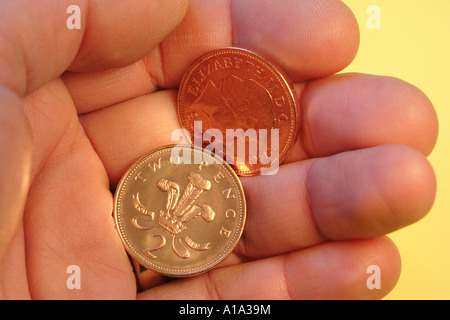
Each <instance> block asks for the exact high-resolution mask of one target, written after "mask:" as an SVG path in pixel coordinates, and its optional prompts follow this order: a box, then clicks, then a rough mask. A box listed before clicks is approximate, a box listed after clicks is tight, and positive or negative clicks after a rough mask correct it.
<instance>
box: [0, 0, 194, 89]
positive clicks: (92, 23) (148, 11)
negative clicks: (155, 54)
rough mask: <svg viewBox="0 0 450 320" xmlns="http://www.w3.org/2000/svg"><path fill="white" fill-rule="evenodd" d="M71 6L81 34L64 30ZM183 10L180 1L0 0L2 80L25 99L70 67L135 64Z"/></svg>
mask: <svg viewBox="0 0 450 320" xmlns="http://www.w3.org/2000/svg"><path fill="white" fill-rule="evenodd" d="M71 5H76V6H78V7H79V8H80V10H79V13H80V16H79V18H80V20H81V28H80V30H77V29H70V28H68V27H67V20H69V18H70V14H68V13H67V11H68V8H69V6H71ZM186 6H187V1H182V0H172V1H161V0H160V1H154V0H141V1H134V2H133V5H132V6H130V5H129V3H127V2H123V1H112V2H111V1H85V0H74V1H72V0H70V1H69V0H61V1H51V0H45V1H39V2H31V3H30V2H29V1H25V0H18V1H6V2H2V4H1V5H0V7H1V12H2V21H1V23H0V33H1V34H2V38H1V41H0V48H1V52H2V58H3V59H1V61H0V82H2V83H5V84H6V85H7V86H8V87H10V88H12V89H13V90H14V91H15V92H17V93H18V94H19V95H24V94H26V93H30V92H32V91H34V90H35V89H37V88H39V87H41V86H42V85H43V84H45V83H47V82H48V81H50V80H51V79H54V78H55V77H57V76H59V75H60V74H62V73H63V72H64V71H65V70H66V69H67V68H68V67H69V66H70V65H71V69H72V70H77V71H81V70H84V71H85V70H93V69H96V70H97V69H99V68H110V67H117V66H124V65H127V64H130V63H132V62H135V61H137V60H138V59H140V58H142V57H143V56H144V55H145V54H146V53H147V52H148V51H149V50H150V49H151V48H153V47H154V46H156V45H157V44H158V43H159V41H160V40H161V39H162V38H163V37H164V36H165V35H166V34H167V33H169V32H170V31H171V30H172V29H173V28H175V26H176V25H177V24H178V23H179V21H181V19H182V18H183V16H184V13H185V10H186ZM24 8H26V10H24ZM43 17H44V18H43ZM18 22H19V23H18ZM36 26H39V28H36Z"/></svg>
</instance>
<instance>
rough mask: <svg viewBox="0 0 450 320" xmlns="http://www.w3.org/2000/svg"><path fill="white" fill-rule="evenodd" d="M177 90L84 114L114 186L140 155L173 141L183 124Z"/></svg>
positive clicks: (87, 132)
mask: <svg viewBox="0 0 450 320" xmlns="http://www.w3.org/2000/svg"><path fill="white" fill-rule="evenodd" d="M176 96H177V94H176V92H175V91H174V90H165V91H158V92H155V93H153V94H151V95H146V96H142V97H138V98H135V99H132V100H130V101H126V102H124V103H120V104H118V105H115V106H112V107H109V108H104V109H101V110H98V111H95V112H91V113H89V114H85V115H82V116H80V122H81V124H82V125H83V128H84V130H85V131H86V134H87V136H88V137H89V140H90V142H91V143H92V146H93V147H94V149H95V151H96V152H97V154H98V155H99V157H100V159H101V160H102V163H103V165H104V166H105V168H106V171H107V173H108V177H109V180H110V182H111V185H112V187H115V185H116V184H117V182H118V181H119V179H120V178H121V176H122V175H123V173H124V172H125V171H126V169H127V168H128V167H129V166H130V165H131V164H133V162H134V161H136V160H137V159H138V158H139V157H141V156H142V155H144V154H146V153H148V152H150V151H151V150H153V149H156V148H158V147H160V146H163V145H168V144H173V143H178V141H172V140H171V138H172V132H173V131H174V130H175V129H177V128H180V125H179V123H178V118H177V115H176V111H175V104H176Z"/></svg>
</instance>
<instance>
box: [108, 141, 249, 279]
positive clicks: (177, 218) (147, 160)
mask: <svg viewBox="0 0 450 320" xmlns="http://www.w3.org/2000/svg"><path fill="white" fill-rule="evenodd" d="M199 159H200V161H198V160H199ZM246 210H247V209H246V202H245V196H244V191H243V188H242V185H241V183H240V180H239V177H238V176H237V175H236V173H235V172H234V170H233V169H232V168H231V167H230V166H229V165H228V164H226V163H225V162H223V160H222V158H221V157H218V156H216V155H215V154H211V153H205V152H204V150H202V149H199V148H196V147H194V146H167V147H163V148H160V149H157V150H155V151H152V152H150V153H149V154H147V155H145V156H143V157H142V158H141V159H139V160H138V161H137V162H136V163H134V164H133V165H132V166H131V167H130V168H129V170H128V171H127V172H126V173H125V174H124V176H123V177H122V179H121V181H120V183H119V185H118V187H117V190H116V194H115V200H114V212H115V222H116V227H117V230H118V232H119V234H120V237H121V239H122V242H123V244H124V246H125V249H126V250H127V252H128V253H129V254H130V255H131V257H132V258H133V259H134V260H136V261H138V263H139V264H141V265H142V266H144V267H145V268H147V269H150V270H154V271H156V272H158V273H161V274H163V275H167V276H172V277H185V276H192V275H196V274H200V273H203V272H206V271H208V270H209V269H211V268H213V267H214V266H216V265H217V264H218V263H219V262H220V261H222V260H223V259H224V258H225V257H226V256H227V255H229V254H230V253H231V251H232V250H233V248H234V247H235V246H236V244H237V243H238V241H239V239H240V237H241V235H242V232H243V229H244V225H245V219H246Z"/></svg>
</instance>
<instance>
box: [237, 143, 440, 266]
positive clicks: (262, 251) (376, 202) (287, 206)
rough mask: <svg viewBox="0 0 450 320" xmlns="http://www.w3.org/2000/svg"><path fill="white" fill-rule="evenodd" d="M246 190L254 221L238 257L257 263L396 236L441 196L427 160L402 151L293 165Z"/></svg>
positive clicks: (378, 150)
mask: <svg viewBox="0 0 450 320" xmlns="http://www.w3.org/2000/svg"><path fill="white" fill-rule="evenodd" d="M242 182H243V185H244V189H245V193H246V199H247V203H248V211H249V217H248V222H247V225H246V228H245V231H244V234H243V238H242V240H241V242H240V244H239V247H238V252H239V253H241V254H243V255H244V256H246V257H249V258H261V257H267V256H271V255H276V254H281V253H286V252H290V251H294V250H298V249H301V248H305V247H309V246H312V245H315V244H318V243H320V242H323V241H325V240H347V239H359V238H371V237H376V236H381V235H384V234H388V233H390V232H392V231H395V230H397V229H399V228H402V227H404V226H406V225H409V224H411V223H413V222H415V221H417V220H419V219H421V218H422V217H423V216H425V215H426V214H427V213H428V211H429V210H430V208H431V206H432V204H433V201H434V197H435V192H436V181H435V176H434V173H433V170H432V168H431V166H430V164H429V163H428V161H427V160H426V158H425V157H424V156H423V155H422V154H420V153H419V152H417V151H415V150H414V149H411V148H409V147H406V146H401V145H386V146H380V147H374V148H369V149H364V150H359V151H351V152H346V153H342V154H338V155H334V156H330V157H327V158H319V159H313V160H309V161H306V162H303V163H296V164H291V165H286V166H282V167H281V168H280V170H279V172H278V173H277V174H276V175H274V176H259V177H252V178H244V179H242Z"/></svg>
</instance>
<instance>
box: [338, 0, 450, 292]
mask: <svg viewBox="0 0 450 320" xmlns="http://www.w3.org/2000/svg"><path fill="white" fill-rule="evenodd" d="M343 2H344V3H345V4H347V5H348V6H349V7H350V8H351V10H352V11H353V13H354V14H355V16H356V18H357V20H358V23H359V28H360V32H361V45H360V49H359V52H358V55H357V56H356V58H355V60H354V61H353V63H352V64H351V65H350V66H349V67H348V68H347V69H345V70H344V71H343V72H362V73H372V74H377V75H390V76H394V77H397V78H400V79H403V80H405V81H407V82H409V83H412V84H413V85H415V86H417V87H418V88H420V89H421V90H422V91H423V92H425V94H426V95H427V96H428V97H429V98H430V100H431V101H432V102H433V104H434V106H435V108H436V111H437V114H438V118H439V127H440V130H439V139H438V142H437V145H436V148H435V149H434V151H433V153H432V154H431V156H430V157H429V160H430V161H431V164H432V165H433V167H434V170H435V172H436V176H437V183H438V192H437V197H436V201H435V204H434V206H433V208H432V210H431V212H430V213H429V214H428V216H426V217H425V218H424V219H423V220H420V221H419V222H417V223H415V224H414V225H412V226H409V227H407V228H405V229H402V230H399V231H397V232H394V233H392V234H390V235H389V237H390V238H391V239H392V240H394V242H395V243H396V244H397V246H398V249H399V251H400V255H401V257H402V273H401V275H400V279H399V282H398V284H397V286H396V287H395V288H394V290H393V291H392V292H391V293H390V294H389V295H388V296H387V297H386V298H385V299H450V215H449V213H450V80H449V79H450V78H449V75H450V1H449V0H429V1H426V0H343ZM371 5H376V6H378V7H379V8H380V18H381V28H380V29H373V30H371V29H369V28H368V27H367V20H368V19H369V18H370V17H371V15H372V14H371V13H368V12H367V9H368V8H369V7H370V6H371ZM381 277H383V270H381Z"/></svg>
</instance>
